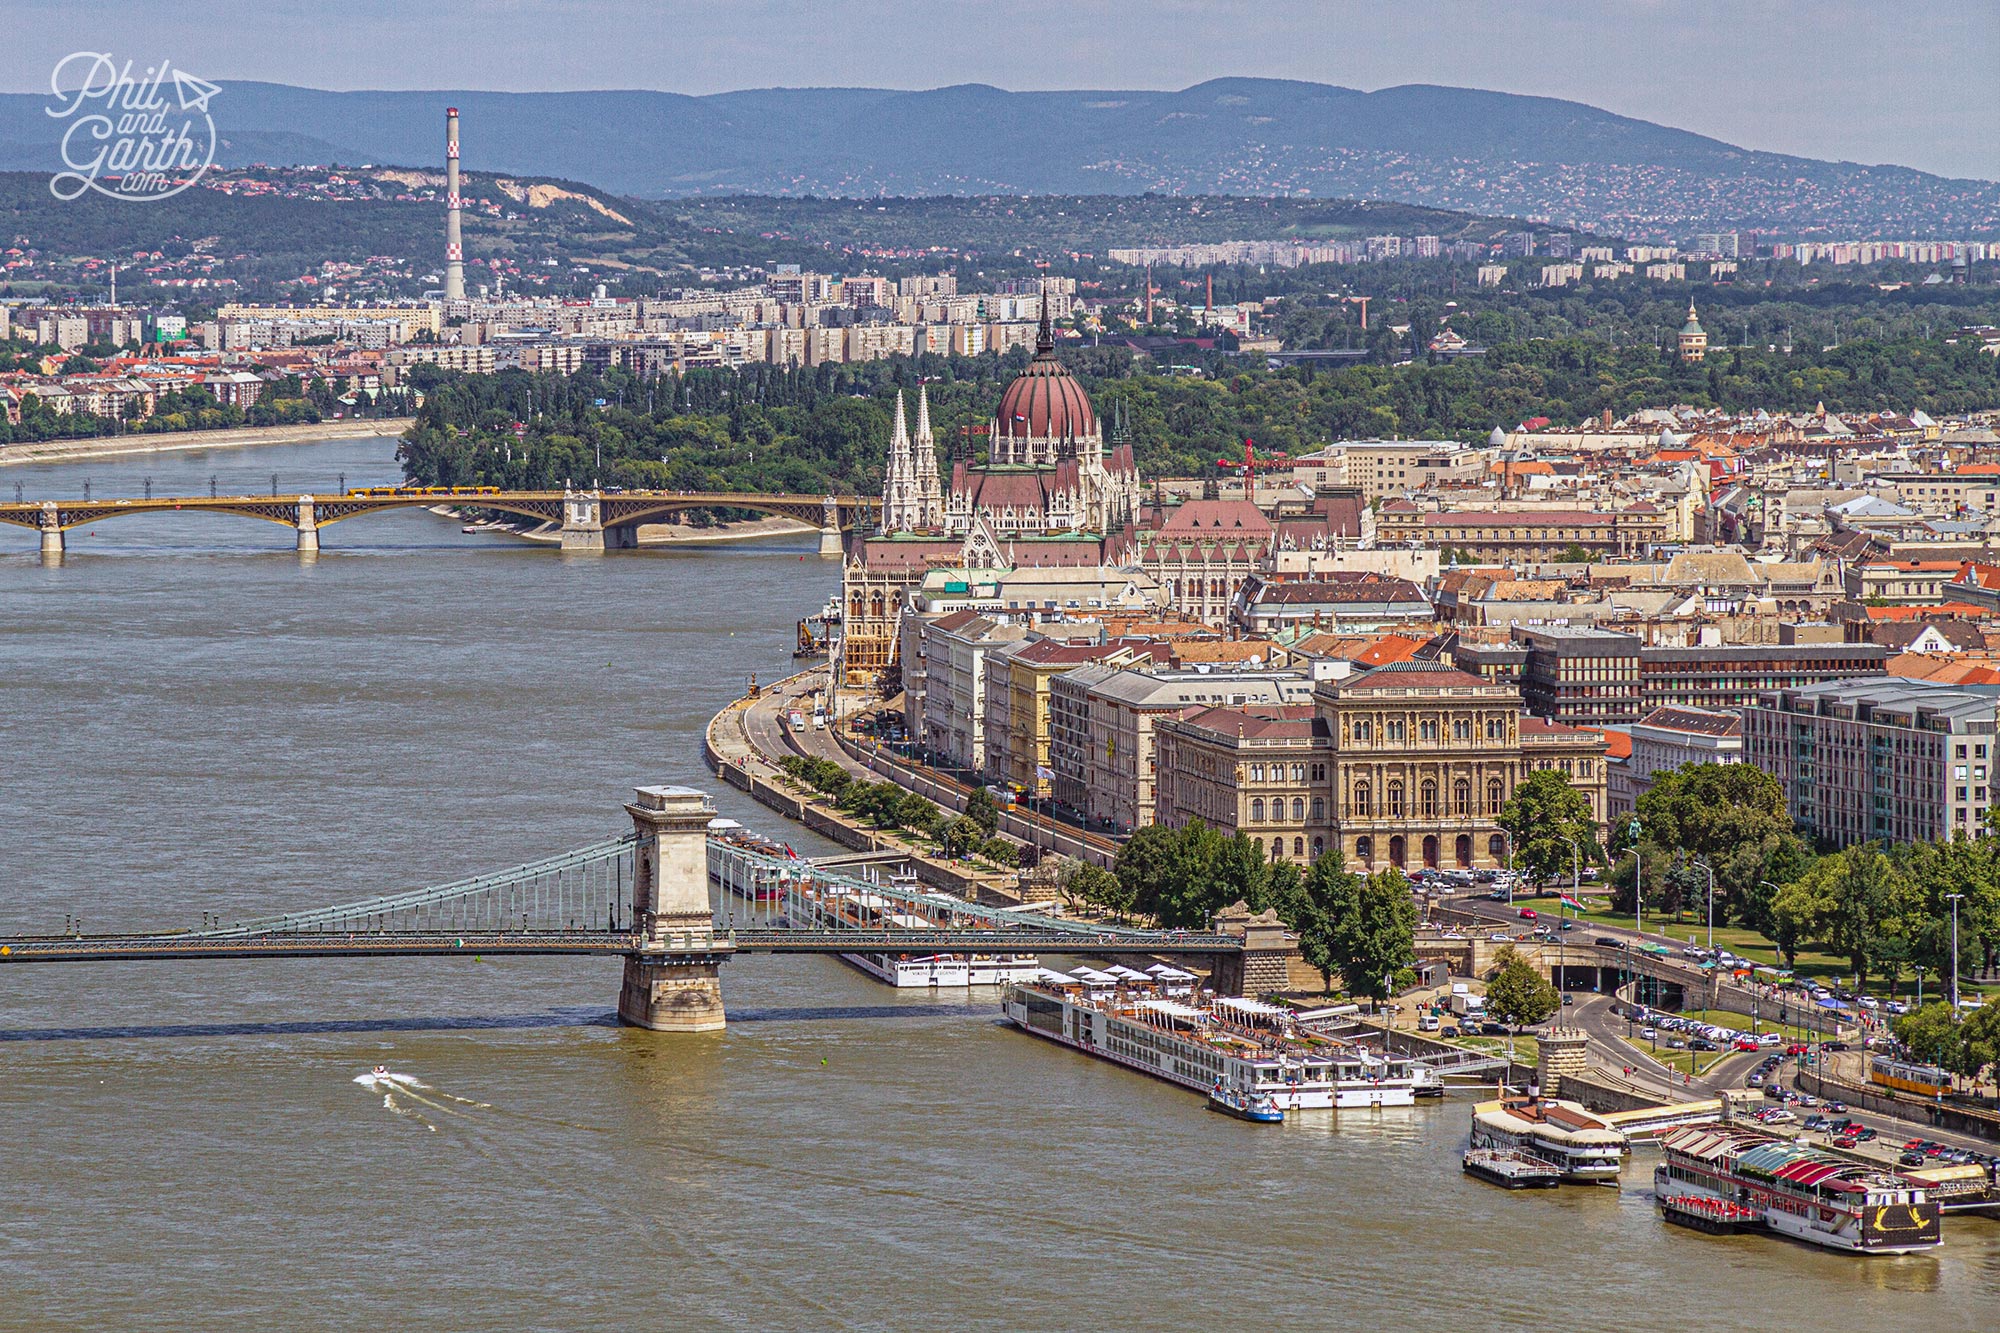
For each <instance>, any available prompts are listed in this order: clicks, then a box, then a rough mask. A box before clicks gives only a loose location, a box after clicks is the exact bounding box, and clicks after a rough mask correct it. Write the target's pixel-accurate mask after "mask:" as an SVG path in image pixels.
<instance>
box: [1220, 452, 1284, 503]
mask: <svg viewBox="0 0 2000 1333" xmlns="http://www.w3.org/2000/svg"><path fill="white" fill-rule="evenodd" d="M1288 461H1290V455H1288V454H1284V453H1267V454H1263V455H1261V456H1260V455H1259V454H1258V453H1257V442H1256V441H1255V440H1248V439H1246V440H1244V441H1243V457H1241V458H1218V459H1216V460H1215V465H1216V466H1217V467H1219V468H1222V469H1223V470H1224V471H1227V472H1234V473H1236V474H1237V475H1238V476H1240V477H1242V478H1243V496H1244V498H1245V499H1248V500H1252V501H1254V500H1255V499H1256V498H1257V469H1258V467H1259V466H1263V467H1266V468H1268V467H1270V466H1271V465H1272V464H1274V463H1284V462H1288Z"/></svg>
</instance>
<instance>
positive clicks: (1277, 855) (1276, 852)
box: [1271, 838, 1285, 861]
mask: <svg viewBox="0 0 2000 1333" xmlns="http://www.w3.org/2000/svg"><path fill="white" fill-rule="evenodd" d="M1284 855H1285V840H1284V839H1283V838H1273V839H1271V859H1272V860H1273V861H1279V860H1283V859H1284Z"/></svg>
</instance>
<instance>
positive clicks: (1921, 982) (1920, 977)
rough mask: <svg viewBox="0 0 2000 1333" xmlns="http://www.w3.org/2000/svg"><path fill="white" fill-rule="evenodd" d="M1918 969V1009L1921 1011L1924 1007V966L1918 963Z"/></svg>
mask: <svg viewBox="0 0 2000 1333" xmlns="http://www.w3.org/2000/svg"><path fill="white" fill-rule="evenodd" d="M1916 969H1917V1008H1919V1009H1921V1008H1923V1007H1924V965H1923V964H1922V963H1918V964H1917V965H1916Z"/></svg>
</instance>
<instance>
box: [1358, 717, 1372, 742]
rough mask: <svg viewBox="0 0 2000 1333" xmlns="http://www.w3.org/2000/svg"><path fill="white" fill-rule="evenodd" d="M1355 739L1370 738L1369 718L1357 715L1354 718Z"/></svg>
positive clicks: (1363, 739)
mask: <svg viewBox="0 0 2000 1333" xmlns="http://www.w3.org/2000/svg"><path fill="white" fill-rule="evenodd" d="M1354 739H1355V740H1357V741H1365V740H1367V739H1369V726H1368V719H1367V718H1365V717H1357V718H1355V719H1354Z"/></svg>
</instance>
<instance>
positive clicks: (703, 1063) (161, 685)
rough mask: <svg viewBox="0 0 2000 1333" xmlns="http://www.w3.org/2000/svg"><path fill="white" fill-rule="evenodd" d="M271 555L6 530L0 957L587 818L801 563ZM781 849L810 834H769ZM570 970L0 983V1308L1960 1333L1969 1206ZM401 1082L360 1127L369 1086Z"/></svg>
mask: <svg viewBox="0 0 2000 1333" xmlns="http://www.w3.org/2000/svg"><path fill="white" fill-rule="evenodd" d="M391 449H392V444H391V442H388V441H376V442H358V443H342V444H333V445H324V446H316V447H307V446H299V447H282V448H267V449H254V450H243V451H221V452H216V453H213V454H208V455H201V456H189V457H154V458H148V459H143V460H117V461H104V462H96V463H88V464H82V463H78V464H64V465H49V466H42V467H34V468H28V467H14V468H7V469H0V489H4V490H5V491H6V492H7V493H8V494H9V497H10V498H11V493H12V490H13V487H14V485H15V484H16V483H19V484H20V485H21V486H22V488H23V491H24V493H25V494H26V496H27V497H28V498H36V497H38V496H42V495H54V494H80V493H81V491H82V485H83V482H84V480H85V479H86V478H88V479H89V481H90V483H91V485H92V488H93V492H94V493H95V494H97V495H100V496H101V495H108V494H138V493H140V490H141V487H142V485H143V481H144V479H145V478H146V477H151V478H152V480H153V483H154V488H155V491H156V493H160V494H165V493H169V492H178V493H183V494H188V493H204V494H205V493H206V491H207V488H208V482H209V478H210V477H211V476H216V477H217V478H218V484H219V486H220V487H221V489H222V490H223V491H224V493H229V492H231V491H244V490H250V491H262V490H266V489H268V487H269V479H270V476H271V474H273V473H276V474H278V475H279V477H280V485H281V486H282V487H283V488H284V489H286V490H289V491H292V492H296V491H298V490H301V489H312V490H331V489H333V488H334V486H335V485H336V482H337V479H338V478H339V477H340V476H341V475H343V474H344V476H345V479H346V481H347V484H349V485H362V484H370V483H377V482H384V481H389V480H393V479H394V477H395V467H394V464H393V462H392V461H391ZM325 541H326V548H327V549H326V551H325V553H324V554H323V555H321V556H320V558H319V559H318V560H317V561H316V562H314V563H312V564H310V565H302V564H301V562H300V561H299V559H298V558H297V557H296V556H295V555H294V554H293V553H292V551H291V535H290V533H289V532H288V531H286V530H284V529H281V528H278V527H276V526H270V525H264V524H259V523H255V522H251V521H246V520H242V519H228V518H220V517H213V516H198V515H197V516H175V517H170V518H133V519H123V520H119V521H117V522H113V523H107V524H105V525H103V526H102V527H101V529H99V530H98V531H96V532H95V533H92V532H89V531H85V532H83V533H80V534H74V535H73V540H72V543H71V547H70V551H71V553H70V556H69V559H68V560H67V561H66V562H65V563H64V564H63V565H62V566H61V567H60V568H44V567H43V566H42V565H41V564H40V563H39V561H38V558H37V556H36V553H35V546H34V540H33V535H32V534H30V533H26V532H22V531H18V530H14V529H0V876H4V880H0V883H4V893H3V894H0V932H6V931H16V932H31V931H32V932H40V931H51V930H55V929H58V928H59V927H60V926H61V925H62V921H63V917H64V916H65V914H75V915H77V916H80V917H81V918H82V919H83V926H84V928H85V929H86V930H102V929H112V928H116V927H123V926H127V925H156V926H172V925H184V924H195V923H198V922H199V920H200V918H201V914H202V913H204V912H215V913H218V914H221V915H223V916H225V917H239V916H247V915H250V914H252V913H262V912H269V911H274V910H284V909H287V908H293V907H310V906H316V905H320V904H324V903H331V902H336V901H341V900H344V899H348V898H354V897H361V896H365V895H367V894H370V893H373V892H376V891H380V890H386V889H392V888H401V887H409V886H413V885H417V884H427V883H436V882H440V881H443V880H447V879H452V878H456V877H459V876H462V875H464V874H467V873H470V872H473V871H477V870H482V869H488V868H494V867H499V866H504V865H508V864H512V863H515V862H517V861H521V860H526V859H530V858H533V857H536V856H540V855H543V854H547V853H550V852H554V851H560V850H562V849H564V848H568V847H572V846H579V845H582V844H584V843H587V842H590V841H594V840H595V839H597V838H598V837H600V836H602V835H604V834H606V833H610V832H614V831H616V830H617V829H618V828H619V825H620V822H621V821H622V820H623V816H622V814H621V812H620V811H619V809H618V806H619V803H620V801H622V800H624V799H626V798H627V797H628V796H629V792H630V788H632V787H633V786H634V785H637V784H640V783H649V782H687V783H694V784H698V785H701V786H704V787H707V788H709V789H710V790H712V791H714V792H715V793H716V802H717V805H718V806H719V807H720V808H721V809H722V810H723V811H724V812H725V813H728V814H732V815H734V816H736V817H737V818H740V819H743V820H744V821H745V822H750V823H755V824H757V825H759V826H762V827H767V828H772V829H773V830H774V831H776V830H777V829H778V826H779V824H780V821H778V820H777V818H776V817H775V816H774V815H771V814H770V813H769V812H766V811H764V810H762V809H761V808H760V807H756V806H753V805H749V804H748V803H747V802H746V801H745V800H744V799H743V798H741V797H739V796H738V795H737V794H736V793H734V792H733V791H732V790H731V789H729V788H727V787H722V786H720V785H719V784H717V783H716V782H715V780H714V779H713V778H712V776H711V775H710V774H708V773H707V771H706V770H705V769H704V767H703V765H702V762H701V756H700V735H701V729H702V727H703V725H704V723H705V722H706V720H707V719H708V717H709V716H710V714H711V713H713V712H714V711H715V709H717V708H718V707H719V706H720V705H721V704H722V703H723V702H724V701H726V700H727V699H729V698H730V697H732V696H733V695H735V694H736V693H738V692H739V691H740V689H741V686H742V684H743V681H744V678H745V677H746V676H747V675H748V674H749V672H751V671H753V670H755V671H757V672H759V673H760V674H761V675H762V676H763V677H764V678H765V679H766V680H769V679H773V678H775V677H777V676H779V675H781V674H784V673H785V672H786V671H787V670H789V668H790V647H791V639H792V626H793V622H794V621H795V620H796V619H797V618H798V617H799V616H800V615H802V614H805V613H806V612H808V611H810V610H812V609H814V608H815V607H817V606H818V604H819V603H820V602H821V601H823V600H824V599H825V597H826V595H827V593H828V591H829V590H830V587H831V580H832V577H833V574H832V570H831V567H830V566H829V565H827V564H825V563H822V562H821V561H819V560H818V559H817V558H816V557H814V556H813V555H812V554H811V550H812V543H811V541H810V540H802V541H799V542H796V543H779V544H772V545H765V546H760V547H756V548H742V547H735V548H715V549H709V550H705V551H699V552H682V553H672V554H665V553H661V554H655V553H627V554H621V555H615V556H611V557H599V558H576V557H570V558H565V557H562V556H559V555H557V554H555V553H553V552H550V551H546V550H535V549H522V548H520V547H518V546H516V545H514V544H511V543H508V542H505V541H502V540H500V539H497V538H486V537H468V536H462V535H461V534H460V533H459V531H458V529H457V527H456V526H455V525H453V524H449V523H447V522H445V521H443V520H440V519H436V518H433V517H430V516H428V515H422V514H401V515H393V516H383V517H376V518H364V519H356V520H352V521H350V522H347V523H343V524H339V525H337V526H335V527H332V528H330V529H328V530H327V532H326V534H325ZM785 836H787V837H789V838H790V839H791V840H792V841H793V842H794V843H795V844H799V845H801V847H802V848H803V847H809V846H812V845H813V844H812V843H811V841H810V839H808V838H806V837H804V836H803V835H801V834H800V833H798V832H797V831H788V832H786V833H785ZM617 985H618V971H617V967H616V965H615V964H613V963H609V962H602V963H598V962H593V963H582V962H560V961H550V960H532V959H524V960H509V961H504V962H475V961H471V960H458V959H452V960H432V961H404V962H367V961H353V962H338V961H334V962H330V961H314V962H289V963H277V962H273V963H240V962H215V963H206V964H186V965H170V964H130V965H116V966H114V965H82V966H68V965H48V966H36V967H32V968H31V967H27V966H13V967H8V966H0V1329H77V1328H119V1329H132V1330H137V1329H162V1330H165V1329H173V1330H181V1329H187V1330H198V1329H199V1330H207V1329H221V1328H235V1329H313V1328H333V1327H341V1328H352V1327H367V1326H396V1327H434V1328H441V1329H495V1330H500V1329H590V1330H597V1329H604V1330H611V1329H617V1330H633V1329H722V1328H732V1329H735V1328H786V1329H822V1328H856V1329H862V1328H894V1329H898V1330H926V1331H929V1330H957V1329H995V1330H1036V1329H1059V1328H1060V1329H1069V1328H1078V1329H1092V1330H1098V1329H1128V1328H1146V1329H1149V1330H1157V1329H1172V1328H1178V1327H1187V1328H1202V1329H1214V1328H1239V1327H1240V1328H1249V1329H1258V1330H1267V1329H1321V1328H1367V1329H1402V1328H1425V1329H1484V1328H1536V1329H1607V1328H1622V1329H1677V1328H1688V1329H1711V1328H1732V1329H1733V1328H1743V1329H1751V1328H1756V1329H1773V1328H1783V1329H1788V1330H1789V1329H1857V1330H1859V1329H1880V1328H1924V1329H1988V1328H1993V1327H1995V1326H1996V1316H1995V1314H1994V1309H1995V1302H1996V1299H2000V1226H1996V1225H1995V1224H1993V1223H1989V1222H1984V1221H1975V1220H1967V1219H1960V1218H1952V1219H1948V1220H1947V1223H1946V1232H1947V1244H1946V1246H1945V1248H1944V1250H1943V1252H1942V1253H1941V1254H1938V1255H1934V1256H1928V1257H1923V1258H1911V1259H1883V1260H1874V1261H1858V1260H1852V1259H1845V1258H1839V1257H1834V1256H1830V1255H1823V1254H1820V1253H1817V1252H1813V1251H1809V1250H1805V1249H1801V1248H1798V1247H1795V1246H1791V1245H1786V1244H1781V1243H1779V1242H1776V1241H1770V1240H1763V1239H1756V1238H1736V1239H1716V1238H1710V1237H1704V1236H1698V1235H1694V1234H1691V1233H1688V1232H1684V1231H1678V1230H1670V1229H1669V1228H1667V1227H1666V1226H1665V1225H1664V1224H1662V1223H1661V1222H1660V1220H1659V1219H1658V1217H1657V1215H1656V1214H1655V1212H1654V1211H1653V1209H1652V1206H1651V1202H1650V1198H1649V1196H1648V1194H1647V1187H1648V1186H1649V1185H1650V1176H1651V1160H1650V1158H1648V1157H1647V1156H1645V1155H1643V1154H1642V1155H1641V1156H1640V1157H1639V1158H1638V1159H1637V1161H1636V1162H1635V1166H1634V1169H1633V1170H1632V1171H1631V1172H1629V1173H1628V1179H1627V1184H1626V1188H1625V1189H1624V1190H1623V1192H1614V1191H1611V1190H1565V1191H1562V1192H1560V1193H1558V1194H1554V1195H1550V1194H1531V1195H1508V1194H1504V1193H1501V1192H1499V1191H1496V1190H1493V1189H1491V1188H1488V1187H1484V1186H1481V1185H1479V1184H1476V1183H1474V1182H1471V1181H1468V1180H1466V1179H1464V1178H1463V1177H1462V1176H1461V1174H1460V1172H1459V1169H1458V1162H1457V1156H1456V1154H1457V1152H1458V1150H1459V1149H1460V1147H1461V1146H1462V1145H1463V1142H1464V1138H1465V1131H1466V1116H1467V1107H1466V1103H1465V1102H1464V1101H1449V1102H1447V1103H1446V1104H1444V1105H1443V1106H1441V1107H1440V1106H1430V1107H1424V1108H1419V1109H1417V1110H1414V1111H1405V1112H1392V1113H1375V1114H1363V1115H1350V1116H1347V1117H1343V1118H1341V1119H1339V1120H1338V1121H1336V1120H1334V1119H1333V1118H1332V1117H1331V1115H1330V1114H1329V1115H1328V1116H1327V1117H1326V1118H1324V1119H1323V1120H1320V1121H1318V1122H1306V1123H1296V1124H1292V1125H1287V1126H1285V1127H1283V1128H1280V1129H1276V1130H1272V1129H1266V1128H1262V1127H1256V1126H1250V1125H1244V1124H1241V1123H1238V1122H1236V1121H1232V1120H1227V1119H1224V1118H1222V1117H1220V1116H1216V1115H1212V1114H1209V1113H1207V1112H1206V1111H1205V1110H1204V1109H1203V1107H1202V1104H1201V1101H1200V1100H1199V1099H1198V1098H1196V1097H1194V1096H1191V1095H1189V1094H1186V1093H1183V1092H1181V1091H1179V1090H1176V1089H1174V1088H1170V1087H1167V1086H1165V1085H1162V1084H1157V1083H1153V1082H1150V1081H1147V1080H1144V1079H1142V1078H1139V1077H1138V1076H1136V1075H1131V1074H1127V1073H1124V1072H1121V1071H1118V1070H1116V1069H1113V1068H1110V1067H1108V1066H1106V1065H1103V1064H1100V1063H1095V1062H1092V1061H1089V1060H1087V1059H1085V1058H1084V1057H1081V1056H1078V1055H1075V1054H1073V1053H1070V1052H1067V1051H1062V1050H1059V1049H1056V1048H1054V1047H1051V1046H1047V1045H1044V1044H1041V1043H1038V1042H1035V1041H1033V1040H1031V1039H1030V1038H1028V1037H1025V1036H1022V1035H1019V1034H1016V1033H1013V1032H1010V1031H1007V1030H1005V1029H1003V1028H1001V1027H1000V1026H998V1025H997V1023H996V1022H995V1013H996V1010H995V1006H994V1002H993V999H992V997H990V996H987V995H980V996H978V997H976V998H973V999H970V1000H967V999H957V1000H952V999H947V1000H944V1001H940V1000H938V999H936V998H934V997H929V996H923V995H910V994H907V993H905V994H898V993H896V992H893V991H890V990H888V989H887V988H885V987H882V986H879V985H877V984H876V983H874V982H872V981H870V980H869V979H867V978H865V977H863V976H861V975H859V974H858V973H855V972H853V971H850V970H849V969H847V968H846V967H844V966H843V965H841V964H839V963H837V962H833V961H831V960H824V959H769V958H745V959H741V960H738V961H735V962H732V963H731V964H730V965H729V968H728V971H727V974H726V978H725V985H726V988H727V999H728V1004H729V1007H730V1013H731V1020H732V1022H731V1026H730V1028H729V1030H728V1032H727V1033H726V1034H723V1035H720V1036H716V1037H712V1038H706V1037H705V1038H686V1037H683V1038H671V1037H662V1036H658V1035H653V1034H647V1033H641V1032H632V1031H625V1030H621V1029H619V1028H617V1027H615V1026H613V1025H612V1024H611V1022H610V1013H611V1006H612V1002H613V1000H614V998H615V994H616V988H617ZM378 1062H380V1063H387V1064H389V1065H391V1066H393V1067H394V1068H395V1069H397V1070H401V1071H407V1072H408V1073H410V1074H412V1075H415V1076H416V1077H418V1078H420V1079H421V1080H422V1081H423V1082H424V1083H425V1084H426V1085H428V1091H427V1092H425V1093H424V1094H423V1095H422V1096H421V1097H418V1098H410V1099H405V1100H404V1101H403V1102H402V1104H401V1105H400V1106H399V1107H398V1108H397V1109H396V1110H390V1109H386V1108H385V1107H384V1105H383V1100H382V1098H381V1097H380V1096H379V1095H373V1094H371V1093H370V1092H369V1091H368V1090H366V1089H364V1088H363V1087H361V1086H358V1085H357V1084H356V1083H355V1082H354V1080H355V1078H356V1076H357V1075H360V1074H363V1073H365V1072H366V1071H367V1070H368V1069H369V1067H370V1066H372V1065H374V1064H376V1063H378Z"/></svg>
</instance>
